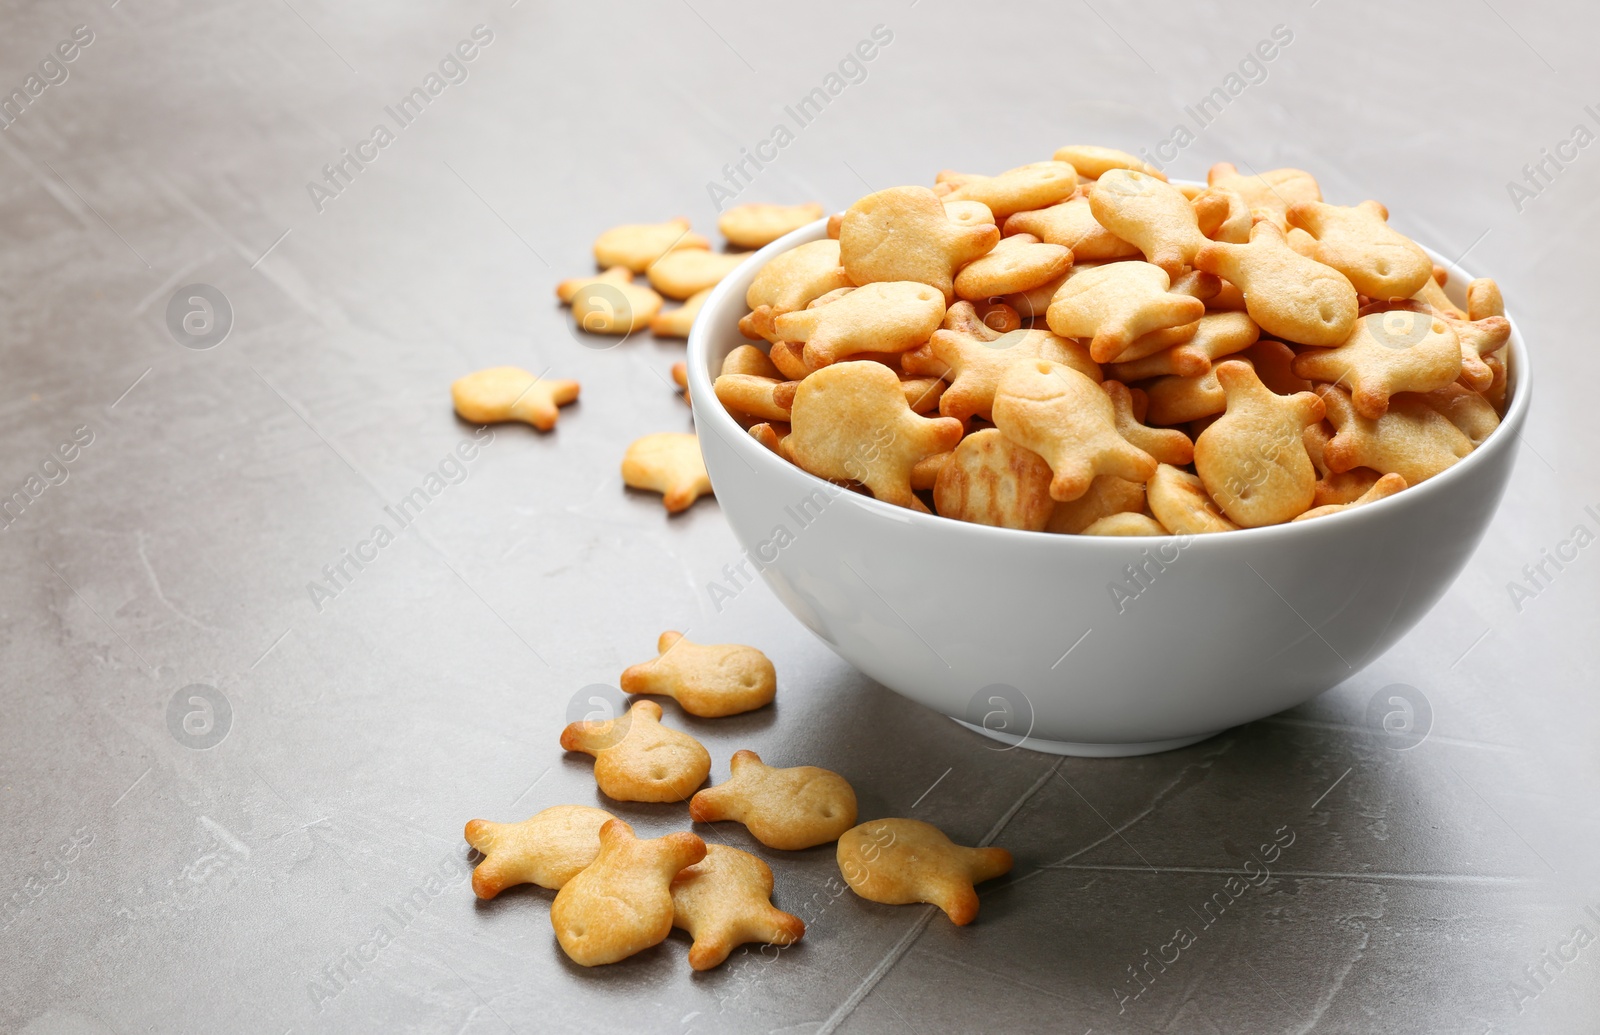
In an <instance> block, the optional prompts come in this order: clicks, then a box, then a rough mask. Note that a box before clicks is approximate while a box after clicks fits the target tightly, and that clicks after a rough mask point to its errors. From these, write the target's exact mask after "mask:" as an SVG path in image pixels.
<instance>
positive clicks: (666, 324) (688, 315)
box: [650, 288, 711, 338]
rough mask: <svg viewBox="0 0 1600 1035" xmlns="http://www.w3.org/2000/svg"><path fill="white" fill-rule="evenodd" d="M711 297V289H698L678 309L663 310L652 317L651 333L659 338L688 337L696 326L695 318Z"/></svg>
mask: <svg viewBox="0 0 1600 1035" xmlns="http://www.w3.org/2000/svg"><path fill="white" fill-rule="evenodd" d="M709 297H711V289H710V288H706V289H705V290H703V291H696V292H695V293H694V294H692V295H690V296H689V298H688V299H687V300H686V301H685V302H684V303H683V305H680V306H679V307H678V308H676V309H667V310H663V311H662V312H660V313H657V314H656V315H655V316H654V317H652V318H651V319H650V333H651V334H654V335H655V336H656V337H658V338H687V337H688V336H689V330H690V329H691V328H692V327H694V318H695V317H697V316H699V315H700V308H701V307H702V306H704V305H705V304H706V299H707V298H709Z"/></svg>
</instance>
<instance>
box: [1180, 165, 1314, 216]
mask: <svg viewBox="0 0 1600 1035" xmlns="http://www.w3.org/2000/svg"><path fill="white" fill-rule="evenodd" d="M1206 185H1207V186H1210V187H1221V188H1223V189H1225V190H1231V191H1234V192H1236V193H1237V194H1238V195H1239V196H1240V197H1242V198H1244V201H1245V204H1246V205H1248V206H1250V208H1251V210H1252V211H1260V212H1263V213H1265V214H1267V215H1268V216H1270V217H1271V219H1272V222H1273V223H1274V224H1275V225H1276V226H1277V227H1278V229H1280V230H1287V229H1288V217H1287V213H1288V209H1289V206H1290V205H1293V204H1294V203H1295V202H1297V201H1321V200H1322V188H1321V187H1318V186H1317V181H1316V179H1315V178H1314V177H1313V176H1312V175H1311V174H1310V173H1308V172H1306V171H1304V170H1303V169H1270V170H1268V171H1267V172H1264V173H1262V174H1260V175H1259V176H1256V175H1250V176H1246V175H1245V174H1243V173H1241V172H1239V170H1238V169H1237V168H1236V167H1235V166H1234V165H1233V163H1232V162H1218V163H1217V164H1216V165H1213V166H1212V167H1211V169H1210V171H1209V172H1207V173H1206Z"/></svg>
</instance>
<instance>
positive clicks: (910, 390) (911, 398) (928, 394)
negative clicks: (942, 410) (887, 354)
mask: <svg viewBox="0 0 1600 1035" xmlns="http://www.w3.org/2000/svg"><path fill="white" fill-rule="evenodd" d="M853 358H855V359H858V360H867V359H869V358H871V357H870V356H866V355H863V356H856V357H853ZM813 373H815V371H813ZM807 376H810V375H807ZM944 388H945V383H944V382H943V381H941V380H940V379H939V378H937V377H918V376H914V375H910V374H901V375H900V390H901V391H902V392H904V393H905V397H906V405H907V406H909V407H911V412H912V413H932V412H933V411H934V410H937V409H938V408H939V400H940V399H941V398H942V397H943V396H944ZM799 390H800V382H799V381H784V382H783V383H781V384H779V385H778V386H777V387H776V388H774V389H773V390H772V401H773V402H774V403H776V404H777V405H778V406H781V407H785V408H786V410H792V409H793V408H794V393H795V392H797V391H799Z"/></svg>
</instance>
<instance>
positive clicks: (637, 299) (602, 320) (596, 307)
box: [556, 266, 662, 334]
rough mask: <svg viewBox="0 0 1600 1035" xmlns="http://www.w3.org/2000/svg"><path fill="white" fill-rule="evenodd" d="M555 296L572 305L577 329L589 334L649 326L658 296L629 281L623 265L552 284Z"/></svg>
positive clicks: (658, 304)
mask: <svg viewBox="0 0 1600 1035" xmlns="http://www.w3.org/2000/svg"><path fill="white" fill-rule="evenodd" d="M556 297H557V298H558V299H560V300H561V303H562V304H563V305H570V306H571V307H572V318H573V319H574V320H576V321H577V323H578V328H579V329H580V330H583V331H588V332H589V333H590V334H632V333H633V332H634V331H638V330H643V329H644V328H646V327H648V326H650V321H651V320H654V319H655V317H656V314H657V313H659V312H661V306H662V301H661V296H660V295H658V294H656V293H655V292H654V291H652V290H650V289H649V288H647V287H645V286H644V285H643V284H635V283H633V274H632V273H629V272H628V270H627V268H626V267H624V266H613V267H611V268H610V269H608V270H606V271H605V272H604V273H601V274H598V275H596V276H592V277H572V278H570V279H568V280H563V281H562V282H561V283H559V284H557V285H556Z"/></svg>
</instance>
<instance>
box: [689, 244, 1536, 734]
mask: <svg viewBox="0 0 1600 1035" xmlns="http://www.w3.org/2000/svg"><path fill="white" fill-rule="evenodd" d="M825 234H826V222H825V221H821V220H819V221H818V222H816V223H813V224H811V225H810V226H807V227H804V228H802V229H800V230H796V231H795V232H794V233H791V234H789V235H788V236H786V237H784V238H782V239H781V240H778V241H774V242H773V243H772V244H770V245H768V246H767V247H765V248H763V249H761V251H759V252H757V253H756V254H755V255H754V256H752V257H751V258H750V259H749V260H748V261H746V262H745V264H744V265H743V266H741V267H739V268H738V269H737V270H736V271H735V272H734V273H733V274H732V275H730V276H728V277H727V278H725V279H724V280H723V281H722V283H721V284H719V285H718V286H717V288H716V290H715V291H714V292H713V293H712V295H711V297H710V298H709V299H707V300H706V304H705V308H704V309H703V310H702V311H701V313H700V317H699V319H697V320H696V321H695V324H694V329H693V331H692V332H691V334H690V335H689V361H688V365H689V390H690V397H691V398H692V399H693V400H694V416H695V424H696V426H697V428H698V431H699V435H700V448H701V451H702V452H703V453H704V454H705V461H706V469H707V471H708V472H709V473H710V475H711V482H712V485H713V486H714V487H715V489H716V496H717V501H718V503H719V504H720V506H721V508H722V510H723V512H724V513H725V514H726V515H727V519H728V523H729V524H730V525H731V526H732V527H733V532H734V535H735V536H736V537H737V538H738V540H739V542H740V544H741V545H742V546H743V547H744V549H745V551H746V553H747V554H748V556H749V557H750V560H751V565H752V567H753V568H756V569H759V570H760V572H761V574H762V577H763V578H765V579H766V581H767V584H768V585H769V586H771V587H772V590H773V592H775V593H776V594H777V596H778V599H779V600H782V601H783V603H784V605H785V606H786V607H788V609H789V610H790V611H792V612H793V613H794V615H795V617H796V618H798V619H800V621H801V622H802V623H804V625H805V626H806V627H807V628H808V629H810V630H811V631H812V632H814V633H816V634H817V635H818V636H819V637H821V638H822V640H823V641H824V642H825V643H827V644H828V645H829V646H830V647H832V648H833V649H834V650H835V651H836V652H838V654H839V655H840V656H841V657H843V658H844V659H845V660H847V661H849V662H850V663H851V664H852V665H854V666H856V667H857V668H858V669H860V670H861V671H862V672H865V673H866V674H867V675H869V676H871V677H872V678H873V679H876V680H877V681H878V682H880V683H882V684H883V685H885V686H887V687H889V688H891V689H893V690H896V691H898V692H899V693H901V694H904V695H905V696H906V697H909V698H911V699H912V700H914V701H917V702H919V703H921V704H924V705H927V706H928V707H929V708H934V709H937V710H938V711H940V712H943V713H944V714H946V715H949V716H951V717H952V718H955V719H957V720H958V721H961V722H963V723H965V724H967V725H968V726H970V727H972V728H974V729H976V730H977V731H978V732H980V733H984V734H986V735H988V736H991V737H993V738H994V739H997V740H1000V741H1003V742H1005V743H1007V744H1020V745H1021V746H1023V747H1028V748H1034V749H1037V750H1041V751H1050V752H1056V753H1060V754H1072V755H1100V756H1110V755H1134V754H1143V753H1147V752H1153V751H1164V750H1168V749H1170V748H1176V747H1181V746H1183V745H1185V744H1190V743H1193V742H1195V741H1197V740H1201V739H1203V738H1205V737H1209V736H1211V735H1213V734H1215V733H1218V732H1220V731H1222V730H1224V729H1227V728H1228V727H1230V726H1235V725H1238V724H1240V723H1244V722H1250V721H1251V720H1254V719H1259V718H1261V717H1263V716H1266V715H1271V714H1272V713H1274V712H1277V711H1281V710H1283V709H1285V708H1289V707H1292V706H1294V705H1296V704H1299V703H1301V702H1303V701H1306V700H1309V699H1310V698H1312V697H1315V696H1316V695H1317V694H1320V693H1322V692H1323V691H1324V690H1327V689H1329V688H1331V687H1333V686H1336V685H1337V684H1339V683H1340V682H1342V681H1343V680H1345V679H1348V678H1349V677H1351V676H1353V675H1355V673H1357V672H1359V671H1360V670H1361V669H1362V668H1363V667H1364V666H1366V665H1367V664H1369V663H1370V662H1372V661H1373V659H1375V658H1377V657H1378V655H1380V654H1382V653H1383V652H1384V651H1386V650H1387V649H1388V648H1389V647H1390V646H1391V645H1393V644H1394V643H1395V641H1397V640H1399V639H1400V637H1402V636H1404V635H1405V633H1406V631H1407V630H1409V629H1410V628H1411V627H1412V626H1413V625H1415V624H1416V622H1417V621H1418V620H1419V619H1420V618H1421V617H1422V616H1423V615H1424V614H1425V613H1427V611H1428V609H1429V608H1430V607H1432V606H1433V604H1434V603H1435V602H1436V601H1437V600H1438V599H1439V597H1440V596H1442V595H1443V594H1444V592H1445V590H1446V589H1447V588H1448V587H1449V586H1450V583H1451V582H1452V581H1454V580H1455V578H1456V576H1457V575H1458V574H1459V573H1460V572H1461V569H1462V567H1463V566H1464V565H1465V564H1466V562H1467V558H1468V557H1469V556H1471V554H1472V552H1473V549H1474V548H1475V547H1476V546H1477V543H1478V540H1479V539H1480V537H1481V536H1482V535H1483V532H1484V530H1485V528H1487V526H1488V524H1489V520H1490V518H1491V517H1492V515H1493V514H1494V511H1495V507H1496V505H1497V504H1498V503H1499V500H1500V496H1501V494H1502V493H1503V492H1504V491H1505V487H1506V483H1507V481H1508V480H1509V479H1510V476H1511V468H1512V465H1513V463H1514V462H1515V459H1516V453H1517V450H1516V443H1517V436H1518V433H1519V432H1520V430H1521V427H1522V424H1523V422H1524V420H1525V418H1526V416H1527V412H1528V395H1529V383H1530V382H1529V365H1528V357H1527V353H1526V350H1525V349H1524V347H1523V344H1522V339H1521V337H1520V336H1519V335H1518V334H1517V331H1516V327H1515V325H1514V324H1513V327H1512V336H1511V342H1510V345H1509V346H1508V348H1509V350H1510V370H1511V372H1512V375H1511V376H1512V381H1511V401H1510V405H1509V408H1508V411H1507V413H1506V416H1505V418H1504V420H1503V421H1502V422H1501V425H1500V427H1499V428H1498V429H1497V430H1496V431H1495V433H1494V434H1493V435H1491V436H1490V437H1489V439H1488V440H1487V441H1486V442H1484V444H1483V445H1481V446H1479V447H1478V448H1477V449H1476V450H1474V451H1473V452H1472V453H1471V454H1470V455H1469V456H1467V457H1466V458H1464V459H1463V460H1461V461H1460V462H1458V463H1457V464H1455V466H1453V467H1451V468H1450V469H1449V470H1447V471H1445V472H1443V473H1442V474H1439V475H1436V476H1435V477H1433V478H1430V479H1428V480H1427V481H1425V482H1423V483H1422V484H1420V485H1416V486H1412V487H1411V488H1408V489H1406V490H1405V491H1404V492H1401V493H1399V494H1398V495H1396V496H1393V497H1390V498H1389V499H1385V500H1381V501H1379V502H1377V503H1373V504H1370V505H1367V506H1363V507H1358V508H1355V509H1353V510H1349V511H1346V512H1343V513H1339V514H1333V515H1330V516H1328V517H1323V518H1318V519H1316V520H1313V521H1306V522H1301V523H1298V524H1287V525H1277V526H1270V527H1266V528H1255V529H1246V530H1241V531H1236V532H1226V533H1220V534H1211V535H1203V536H1193V537H1159V538H1158V537H1150V538H1142V537H1137V538H1113V537H1096V536H1071V535H1056V534H1051V533H1046V532H1024V531H1016V530H1012V529H1004V528H992V527H989V526H985V525H977V524H970V523H967V522H963V521H953V520H951V519H949V518H942V517H937V516H934V515H928V514H919V513H914V512H912V511H910V510H906V509H904V508H901V507H895V506H891V505H889V504H886V503H880V502H878V501H877V500H874V499H872V498H870V497H867V496H864V495H861V494H858V493H854V492H850V491H846V490H842V489H839V488H836V487H835V486H833V485H831V484H829V483H828V482H826V481H823V480H822V479H820V478H817V477H815V476H813V475H810V474H807V473H806V472H805V471H803V470H801V469H800V468H798V467H795V466H794V465H792V464H790V463H788V462H787V461H785V460H783V459H781V458H779V457H778V456H776V455H775V454H773V453H772V452H770V451H769V450H767V449H766V448H765V447H763V446H762V445H761V444H760V443H758V442H756V441H755V440H754V439H753V438H751V437H750V436H749V434H748V433H746V432H745V431H744V430H743V429H742V428H741V427H740V426H739V425H738V424H737V423H736V422H735V421H734V420H733V418H732V417H730V416H729V415H728V413H727V411H726V410H724V409H723V407H722V405H721V404H720V403H719V402H718V401H717V398H716V396H715V394H714V393H713V392H712V388H711V382H712V380H713V378H714V377H715V376H716V371H718V370H719V369H720V368H721V365H722V360H723V357H725V356H726V355H727V354H728V352H730V351H731V350H732V349H733V348H735V347H736V346H738V345H740V344H743V343H744V340H745V339H744V338H743V336H742V335H740V333H739V330H738V321H739V318H740V317H741V316H743V315H744V313H745V312H746V311H747V307H746V306H745V302H744V298H745V291H746V289H747V288H748V287H749V285H750V281H751V279H752V278H753V277H754V276H755V274H756V271H757V270H759V269H760V268H761V266H762V265H764V264H765V263H766V262H767V261H768V260H769V259H771V258H772V257H773V256H775V255H777V254H778V253H779V252H782V251H786V250H788V249H790V248H793V247H795V246H796V245H799V244H804V243H805V242H807V241H814V240H817V239H819V238H821V237H823V236H825ZM1435 261H1436V262H1443V261H1444V260H1442V259H1440V258H1439V257H1438V256H1437V255H1435ZM1468 279H1470V276H1469V275H1468V274H1465V273H1464V272H1463V271H1461V270H1458V269H1451V282H1450V284H1451V288H1452V293H1453V295H1454V296H1455V297H1456V300H1457V301H1458V302H1459V301H1460V300H1461V297H1460V296H1461V292H1462V290H1463V289H1464V285H1465V284H1466V282H1467V280H1468ZM1130 566H1132V568H1134V569H1141V568H1142V569H1143V574H1142V575H1141V576H1140V578H1141V581H1142V582H1143V583H1145V585H1144V586H1143V588H1141V589H1140V591H1139V593H1138V595H1137V596H1133V597H1132V599H1131V600H1128V599H1123V600H1122V601H1121V608H1120V610H1119V606H1118V602H1117V600H1116V599H1114V594H1113V593H1112V591H1111V590H1110V588H1109V587H1110V586H1112V585H1117V586H1122V587H1125V589H1124V591H1123V592H1124V593H1127V592H1128V590H1131V589H1132V588H1133V587H1134V586H1135V583H1134V582H1133V580H1132V579H1131V578H1130ZM725 588H726V589H727V590H729V592H730V593H732V592H736V591H737V589H738V586H737V585H736V584H730V585H727V586H726V587H725Z"/></svg>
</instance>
